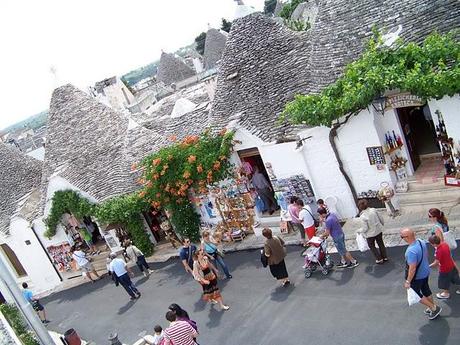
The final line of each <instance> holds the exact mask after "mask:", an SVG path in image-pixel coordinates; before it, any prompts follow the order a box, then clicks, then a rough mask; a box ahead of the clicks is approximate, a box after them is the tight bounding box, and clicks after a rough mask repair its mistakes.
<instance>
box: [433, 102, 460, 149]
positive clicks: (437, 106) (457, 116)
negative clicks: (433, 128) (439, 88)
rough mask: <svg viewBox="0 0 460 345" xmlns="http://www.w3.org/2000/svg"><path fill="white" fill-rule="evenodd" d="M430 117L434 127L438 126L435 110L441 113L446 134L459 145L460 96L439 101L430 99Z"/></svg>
mask: <svg viewBox="0 0 460 345" xmlns="http://www.w3.org/2000/svg"><path fill="white" fill-rule="evenodd" d="M428 106H429V107H430V111H431V115H432V116H433V121H434V123H435V125H437V124H438V117H437V116H436V114H435V111H436V110H439V111H441V114H442V116H443V118H444V124H445V125H446V129H447V134H449V136H450V137H451V138H453V139H454V141H455V142H456V143H457V144H459V145H460V143H459V141H460V110H459V109H460V96H459V95H458V94H457V95H454V96H453V97H448V96H446V97H443V98H442V99H440V100H433V99H430V100H429V101H428Z"/></svg>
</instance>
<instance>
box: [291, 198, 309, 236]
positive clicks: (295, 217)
mask: <svg viewBox="0 0 460 345" xmlns="http://www.w3.org/2000/svg"><path fill="white" fill-rule="evenodd" d="M298 199H299V198H298V197H296V196H291V199H290V200H289V206H288V212H289V215H290V216H291V225H292V228H293V229H294V231H298V232H299V234H300V240H301V241H302V244H305V229H304V227H303V225H302V220H301V219H300V218H299V209H298V207H297V204H296V201H297V200H298Z"/></svg>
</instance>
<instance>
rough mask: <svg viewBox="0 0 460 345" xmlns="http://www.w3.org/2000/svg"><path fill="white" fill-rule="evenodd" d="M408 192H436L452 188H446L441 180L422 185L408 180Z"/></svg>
mask: <svg viewBox="0 0 460 345" xmlns="http://www.w3.org/2000/svg"><path fill="white" fill-rule="evenodd" d="M407 183H408V187H409V188H408V189H409V190H408V191H409V192H418V191H425V190H435V189H436V190H438V189H450V188H453V187H449V186H446V185H445V184H444V179H443V178H438V179H437V180H436V181H428V182H426V183H422V182H419V181H416V180H408V181H407Z"/></svg>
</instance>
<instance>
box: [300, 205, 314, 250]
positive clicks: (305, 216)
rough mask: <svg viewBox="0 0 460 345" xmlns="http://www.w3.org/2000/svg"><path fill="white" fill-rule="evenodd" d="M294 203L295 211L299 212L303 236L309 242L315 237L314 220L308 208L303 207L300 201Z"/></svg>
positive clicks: (306, 206)
mask: <svg viewBox="0 0 460 345" xmlns="http://www.w3.org/2000/svg"><path fill="white" fill-rule="evenodd" d="M295 203H296V205H297V210H298V211H299V219H300V220H301V221H302V226H303V228H304V231H305V235H306V237H307V239H308V240H311V239H312V237H313V236H315V235H316V224H315V218H314V217H313V213H312V211H311V208H310V206H308V205H305V204H304V203H303V200H301V199H297V201H296V202H295ZM305 244H306V243H305Z"/></svg>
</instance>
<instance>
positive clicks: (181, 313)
mask: <svg viewBox="0 0 460 345" xmlns="http://www.w3.org/2000/svg"><path fill="white" fill-rule="evenodd" d="M168 309H169V310H171V311H173V312H175V313H176V316H177V320H180V321H187V322H188V323H189V324H190V326H192V327H193V328H194V329H195V330H196V331H198V326H197V324H196V322H195V321H193V320H192V319H190V316H189V315H188V313H187V312H186V311H185V310H184V309H182V308H181V307H180V306H179V305H178V304H176V303H172V304H171V305H170V306H169V308H168Z"/></svg>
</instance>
